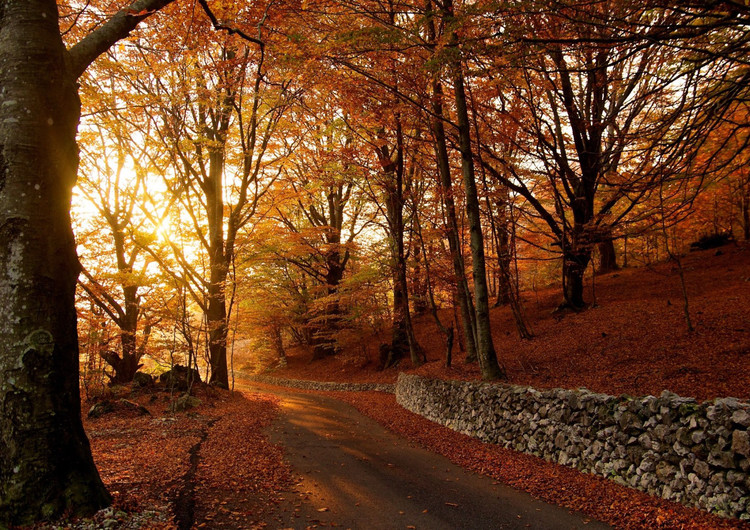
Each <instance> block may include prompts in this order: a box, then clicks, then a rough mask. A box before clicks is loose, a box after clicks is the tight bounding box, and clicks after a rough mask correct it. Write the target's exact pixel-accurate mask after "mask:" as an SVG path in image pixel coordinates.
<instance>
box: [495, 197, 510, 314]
mask: <svg viewBox="0 0 750 530" xmlns="http://www.w3.org/2000/svg"><path fill="white" fill-rule="evenodd" d="M505 193H506V195H507V189H505ZM495 207H496V209H495V211H496V212H497V219H495V217H494V216H493V215H492V214H490V219H491V222H492V223H493V226H494V230H493V232H494V234H495V246H496V247H497V266H498V270H499V274H498V286H497V301H496V302H495V305H496V306H501V305H507V304H509V303H510V300H511V291H512V289H513V286H512V281H513V280H512V275H511V274H510V262H511V255H512V252H511V248H510V233H509V232H510V231H509V230H508V206H507V200H503V199H499V200H498V201H497V202H496V203H495ZM511 222H512V221H511Z"/></svg>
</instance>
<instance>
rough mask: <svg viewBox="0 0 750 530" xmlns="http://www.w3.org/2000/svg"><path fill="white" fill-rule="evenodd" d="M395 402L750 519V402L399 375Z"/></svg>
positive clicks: (487, 437) (495, 439) (482, 435)
mask: <svg viewBox="0 0 750 530" xmlns="http://www.w3.org/2000/svg"><path fill="white" fill-rule="evenodd" d="M396 400H397V401H398V403H399V404H400V405H402V406H403V407H405V408H406V409H408V410H411V411H412V412H416V413H417V414H420V415H422V416H424V417H426V418H428V419H430V420H433V421H435V422H437V423H440V424H442V425H445V426H447V427H450V428H451V429H454V430H456V431H459V432H462V433H464V434H468V435H470V436H474V437H476V438H479V439H480V440H482V441H485V442H492V443H496V444H499V445H502V446H504V447H508V448H511V449H515V450H516V451H523V452H525V453H531V454H533V455H537V456H540V457H542V458H544V459H546V460H550V461H553V462H558V463H560V464H563V465H567V466H571V467H575V468H578V469H580V470H582V471H585V472H588V473H593V474H596V475H601V476H604V477H607V478H610V479H612V480H614V481H615V482H618V483H620V484H623V485H626V486H630V487H633V488H636V489H639V490H642V491H645V492H648V493H650V494H652V495H656V496H661V497H664V498H666V499H670V500H674V501H678V502H682V503H683V504H687V505H690V506H697V507H699V508H702V509H704V510H708V511H711V512H714V513H717V514H719V515H722V516H727V517H737V518H740V519H744V520H750V514H748V512H750V498H749V497H748V495H749V492H750V476H749V475H748V470H750V439H749V437H748V426H750V403H747V402H742V401H738V400H736V399H733V398H726V399H716V400H714V401H706V402H704V403H698V402H697V401H696V400H694V399H692V398H682V397H680V396H678V395H676V394H672V393H670V392H666V391H665V392H663V393H662V394H661V395H660V396H659V397H654V396H646V397H642V398H631V397H628V396H622V397H615V396H609V395H606V394H596V393H593V392H590V391H588V390H586V389H579V390H561V389H552V390H536V389H534V388H528V387H521V386H513V385H502V384H489V383H470V382H461V381H442V380H431V379H425V378H421V377H418V376H413V375H405V374H401V375H400V376H399V379H398V383H397V385H396Z"/></svg>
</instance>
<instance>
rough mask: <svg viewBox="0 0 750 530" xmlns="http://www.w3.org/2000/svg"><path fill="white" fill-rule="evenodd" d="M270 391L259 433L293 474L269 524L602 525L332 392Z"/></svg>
mask: <svg viewBox="0 0 750 530" xmlns="http://www.w3.org/2000/svg"><path fill="white" fill-rule="evenodd" d="M263 391H264V392H267V391H268V389H267V388H264V389H263ZM277 395H278V396H279V397H280V398H281V399H282V408H281V414H280V417H279V419H278V420H277V421H276V422H275V423H274V424H273V426H272V427H271V428H270V429H269V434H270V436H271V439H272V441H273V442H274V443H279V444H281V445H282V446H283V447H284V452H285V457H286V459H287V461H288V462H289V463H290V464H291V465H292V467H293V468H294V470H295V473H296V474H298V480H297V481H296V486H295V487H294V489H293V490H292V491H288V492H285V494H284V495H283V500H282V502H281V503H280V504H279V505H278V506H277V507H276V509H275V510H274V512H273V513H272V514H271V515H269V516H268V517H267V518H266V521H265V522H266V523H267V524H268V526H269V528H308V527H316V526H338V527H343V528H367V529H380V528H428V529H443V528H445V529H458V528H471V529H482V528H488V529H490V528H492V529H510V528H539V529H554V528H561V529H562V528H565V529H572V528H587V529H588V528H608V527H607V526H606V525H604V524H602V523H599V522H597V521H591V520H589V519H587V518H585V517H584V516H582V515H580V514H573V513H570V512H569V511H568V510H566V509H564V508H559V507H556V506H552V505H549V504H546V503H544V502H541V501H539V500H536V499H534V498H533V497H531V496H529V495H527V494H525V493H522V492H518V491H516V490H514V489H512V488H509V487H507V486H504V485H502V484H498V483H497V482H494V481H492V479H489V478H487V477H483V476H480V475H476V474H473V473H470V472H468V471H466V470H464V469H463V468H461V467H458V466H456V465H454V464H452V463H451V462H449V461H448V460H447V459H445V458H443V457H442V456H438V455H435V454H434V453H431V452H429V451H426V450H424V449H422V448H419V447H414V446H412V445H410V444H409V443H408V442H406V441H405V440H403V439H402V438H400V437H398V436H396V435H394V434H392V433H390V432H388V431H386V430H385V429H384V428H383V427H381V426H380V425H379V424H378V423H376V422H375V421H374V420H371V419H369V418H367V417H365V416H363V415H361V414H360V413H359V412H357V411H356V410H355V409H354V408H353V407H351V406H350V405H348V404H345V403H343V402H340V401H338V400H336V399H332V398H328V397H324V396H319V395H315V394H305V393H295V392H293V391H283V392H282V391H279V392H278V394H277Z"/></svg>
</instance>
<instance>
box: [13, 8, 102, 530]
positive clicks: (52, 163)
mask: <svg viewBox="0 0 750 530" xmlns="http://www.w3.org/2000/svg"><path fill="white" fill-rule="evenodd" d="M65 65H66V61H65V50H64V48H63V44H62V42H61V39H60V34H59V28H58V20H57V6H56V4H55V2H54V1H53V0H6V1H5V2H3V3H2V4H0V87H2V105H0V269H2V273H0V307H2V308H3V312H2V319H1V320H0V410H2V416H0V447H2V450H0V526H1V525H2V524H13V525H20V524H29V523H32V522H34V521H37V520H40V519H50V518H54V517H56V516H58V515H60V514H62V513H64V512H68V513H71V514H85V513H91V512H94V511H96V510H98V509H99V508H101V507H103V506H106V505H107V504H109V502H110V497H109V495H108V494H107V492H106V490H105V488H104V486H103V484H102V482H101V480H100V478H99V474H98V473H97V471H96V468H95V467H94V462H93V459H92V457H91V450H90V447H89V442H88V439H87V438H86V434H85V433H84V431H83V425H82V423H81V416H80V395H79V387H78V337H77V329H76V314H75V305H74V297H75V286H76V278H77V276H78V272H79V267H80V266H79V264H78V260H77V257H76V254H75V242H74V239H73V233H72V230H71V224H70V216H69V208H70V198H71V190H72V188H73V185H74V184H75V178H76V171H77V167H78V149H77V145H76V142H75V135H76V128H77V126H78V119H79V116H80V103H79V101H78V96H77V92H76V86H75V79H74V77H73V76H72V75H71V74H70V72H69V71H68V70H67V69H66V66H65Z"/></svg>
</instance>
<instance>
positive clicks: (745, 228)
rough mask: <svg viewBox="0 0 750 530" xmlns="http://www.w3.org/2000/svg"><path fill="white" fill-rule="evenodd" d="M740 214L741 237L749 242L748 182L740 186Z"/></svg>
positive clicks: (749, 205)
mask: <svg viewBox="0 0 750 530" xmlns="http://www.w3.org/2000/svg"><path fill="white" fill-rule="evenodd" d="M740 212H741V215H742V235H743V237H744V238H745V241H750V180H748V181H747V182H744V183H743V184H742V185H741V186H740Z"/></svg>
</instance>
